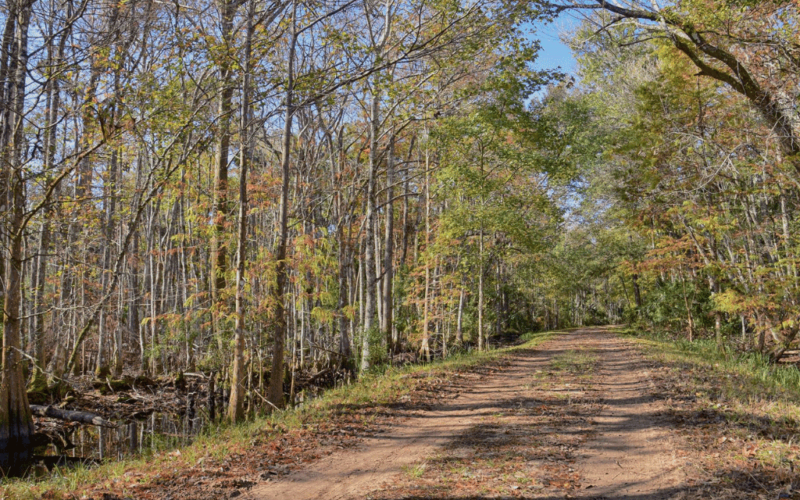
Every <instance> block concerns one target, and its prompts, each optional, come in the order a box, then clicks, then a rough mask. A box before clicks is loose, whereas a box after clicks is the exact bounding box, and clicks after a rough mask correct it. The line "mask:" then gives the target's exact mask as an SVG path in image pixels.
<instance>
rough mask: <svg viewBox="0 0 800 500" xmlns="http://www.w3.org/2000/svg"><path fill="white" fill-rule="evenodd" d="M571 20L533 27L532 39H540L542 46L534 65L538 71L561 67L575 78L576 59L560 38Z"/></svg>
mask: <svg viewBox="0 0 800 500" xmlns="http://www.w3.org/2000/svg"><path fill="white" fill-rule="evenodd" d="M569 25H570V23H569V20H561V19H559V20H557V21H556V22H554V23H550V24H537V25H535V26H533V27H532V28H533V30H535V31H534V32H533V33H532V34H531V37H532V38H536V39H538V40H539V41H540V42H541V44H542V50H541V52H539V58H538V59H537V60H536V62H535V63H534V65H533V66H534V68H536V69H556V68H558V67H561V70H562V71H565V72H566V73H569V74H571V75H573V76H575V58H574V57H573V55H572V51H571V50H570V48H569V47H567V46H566V45H564V44H563V43H562V42H561V40H559V38H558V34H559V32H563V31H565V30H566V29H568V28H569Z"/></svg>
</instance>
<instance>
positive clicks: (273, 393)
mask: <svg viewBox="0 0 800 500" xmlns="http://www.w3.org/2000/svg"><path fill="white" fill-rule="evenodd" d="M291 22H292V38H291V40H290V43H289V60H288V69H287V75H286V114H285V118H284V127H283V151H282V152H281V183H282V184H281V206H280V233H279V235H278V249H277V251H276V252H275V258H276V260H277V268H276V274H277V278H276V285H275V289H274V292H273V299H274V301H275V339H274V343H273V345H272V370H271V372H270V378H269V395H268V399H269V401H270V402H271V403H272V404H274V405H275V406H276V407H278V408H283V377H284V374H283V354H284V353H283V351H284V343H285V342H286V325H287V321H286V308H285V306H284V300H285V299H284V295H285V293H286V281H287V278H288V271H287V266H286V247H287V243H288V239H289V180H290V179H289V159H290V156H289V155H290V154H291V145H292V118H293V116H294V104H293V102H292V101H293V97H294V57H295V49H296V46H297V2H296V1H295V2H293V4H292V21H291Z"/></svg>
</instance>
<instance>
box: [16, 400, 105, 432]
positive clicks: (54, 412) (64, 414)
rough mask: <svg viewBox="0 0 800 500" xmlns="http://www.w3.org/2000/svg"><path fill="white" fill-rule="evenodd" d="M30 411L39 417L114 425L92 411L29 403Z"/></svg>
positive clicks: (98, 425)
mask: <svg viewBox="0 0 800 500" xmlns="http://www.w3.org/2000/svg"><path fill="white" fill-rule="evenodd" d="M31 413H33V414H34V415H37V416H39V417H50V418H57V419H59V420H67V421H69V422H80V423H82V424H88V425H96V426H97V427H116V426H117V425H116V424H115V423H113V422H109V421H108V420H106V419H104V418H102V417H99V416H97V415H95V414H94V413H86V412H83V411H70V410H60V409H58V408H53V407H52V406H39V405H31Z"/></svg>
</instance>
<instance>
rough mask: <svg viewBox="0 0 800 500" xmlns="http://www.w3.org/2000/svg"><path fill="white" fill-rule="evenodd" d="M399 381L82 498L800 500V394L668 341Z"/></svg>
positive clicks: (617, 341)
mask: <svg viewBox="0 0 800 500" xmlns="http://www.w3.org/2000/svg"><path fill="white" fill-rule="evenodd" d="M400 378H401V380H400V383H402V384H404V385H406V386H408V387H410V390H408V391H405V392H404V393H402V395H400V396H398V397H389V398H385V397H383V396H384V395H381V397H380V398H378V397H377V395H376V396H375V397H376V401H374V402H370V401H369V400H368V399H366V400H362V401H361V402H356V403H348V404H340V405H338V406H336V408H335V411H333V412H331V413H330V414H328V415H327V416H326V418H324V419H321V420H320V419H313V418H310V419H307V420H305V421H304V423H303V424H302V425H300V426H294V427H291V428H290V427H286V428H282V427H281V426H280V425H279V424H277V425H273V426H271V427H269V428H266V429H263V432H262V434H261V436H262V437H259V435H258V434H256V435H255V437H253V438H252V439H251V440H250V441H249V443H248V445H247V446H242V447H239V448H236V449H233V450H232V451H231V452H230V453H227V454H225V455H224V456H223V455H220V456H216V455H214V456H212V455H211V454H205V455H204V454H203V453H202V450H200V452H198V451H197V450H195V451H193V452H192V454H191V455H189V454H185V456H183V457H182V456H181V453H180V451H175V452H170V453H169V454H168V455H169V456H170V457H171V459H174V464H173V465H174V466H171V465H170V463H169V462H168V461H167V462H164V461H163V457H162V459H161V460H162V461H161V462H160V465H159V467H158V470H157V471H156V472H153V471H150V472H149V473H142V472H140V471H136V470H130V471H127V472H125V473H124V474H121V475H120V476H119V477H117V478H115V479H113V480H108V481H105V482H102V483H98V484H94V485H91V486H89V485H84V486H81V487H80V488H76V489H74V490H73V492H72V494H73V495H74V496H73V498H103V499H121V498H144V499H159V500H167V499H177V498H180V499H212V498H213V499H217V498H235V497H238V498H247V499H272V498H275V499H278V498H280V499H285V498H290V499H291V500H303V499H317V498H319V499H348V498H353V499H355V498H359V499H362V498H370V499H376V500H377V499H382V500H399V499H406V500H410V499H422V498H442V499H477V498H529V499H562V498H583V499H589V498H594V499H623V498H624V499H645V498H646V499H680V498H686V499H689V498H726V499H740V498H742V499H743V498H752V499H759V500H761V499H770V500H772V499H800V492H798V490H800V470H795V467H796V465H797V466H800V448H799V447H798V439H800V391H798V390H794V391H791V390H790V391H787V390H786V389H785V388H781V387H779V386H774V387H773V386H765V385H764V384H762V383H759V382H757V381H754V380H751V378H749V376H748V374H747V373H746V372H745V371H741V370H740V371H732V370H728V369H725V368H724V367H722V366H720V364H719V363H714V361H713V360H709V359H701V358H698V357H697V356H694V357H691V356H687V355H683V354H681V353H678V352H676V351H673V350H670V349H669V348H668V347H666V345H665V344H658V343H655V342H648V341H643V340H641V339H632V338H627V337H625V336H621V335H619V334H618V333H617V332H615V331H614V330H613V329H607V328H591V329H582V330H577V331H573V332H570V333H565V334H560V335H557V336H555V337H553V338H551V339H550V340H548V341H546V342H544V343H542V344H540V345H538V346H534V347H532V346H530V345H526V346H521V347H518V348H515V349H512V350H510V351H508V352H506V353H505V354H503V355H501V356H499V357H496V358H494V359H492V360H489V361H486V362H483V363H481V364H478V365H471V366H463V367H456V368H451V369H449V370H441V369H439V370H428V371H424V370H421V371H416V372H410V373H408V374H406V375H403V376H401V377H400ZM398 394H401V393H398ZM793 481H794V482H793ZM59 496H62V495H60V494H57V492H55V491H54V492H53V494H52V495H48V494H45V497H53V498H55V497H59Z"/></svg>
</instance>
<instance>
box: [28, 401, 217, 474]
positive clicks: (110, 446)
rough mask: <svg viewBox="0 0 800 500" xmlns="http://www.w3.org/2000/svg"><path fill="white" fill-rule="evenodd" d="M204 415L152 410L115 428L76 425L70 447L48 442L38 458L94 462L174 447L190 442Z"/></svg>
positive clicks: (64, 463) (67, 461)
mask: <svg viewBox="0 0 800 500" xmlns="http://www.w3.org/2000/svg"><path fill="white" fill-rule="evenodd" d="M205 421H206V417H205V415H203V416H196V417H193V418H188V417H187V416H186V415H174V414H169V413H158V412H155V413H152V414H150V415H149V416H148V417H146V418H144V419H141V420H132V421H119V422H115V423H116V424H117V427H116V428H105V427H94V426H78V427H75V429H74V431H72V432H71V433H70V434H68V435H67V438H68V440H69V441H70V442H71V444H72V445H74V446H73V447H70V448H68V449H65V450H62V449H58V448H57V447H56V446H55V445H52V444H51V445H48V446H47V447H46V448H44V449H39V450H37V452H38V453H37V459H39V460H41V461H43V462H44V463H45V464H47V465H48V466H50V464H55V462H57V461H58V460H55V458H56V457H62V458H63V459H62V460H61V461H60V462H61V463H60V464H59V465H62V464H63V465H69V464H70V463H78V462H83V463H89V464H91V463H96V462H98V461H101V460H120V459H122V458H125V457H130V456H135V455H139V454H142V453H146V452H149V451H152V452H155V451H158V450H164V449H170V448H176V447H179V446H184V445H187V444H189V443H191V442H192V440H193V439H194V438H195V437H196V436H197V434H198V433H199V432H200V431H201V430H202V428H203V426H204V425H205Z"/></svg>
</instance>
